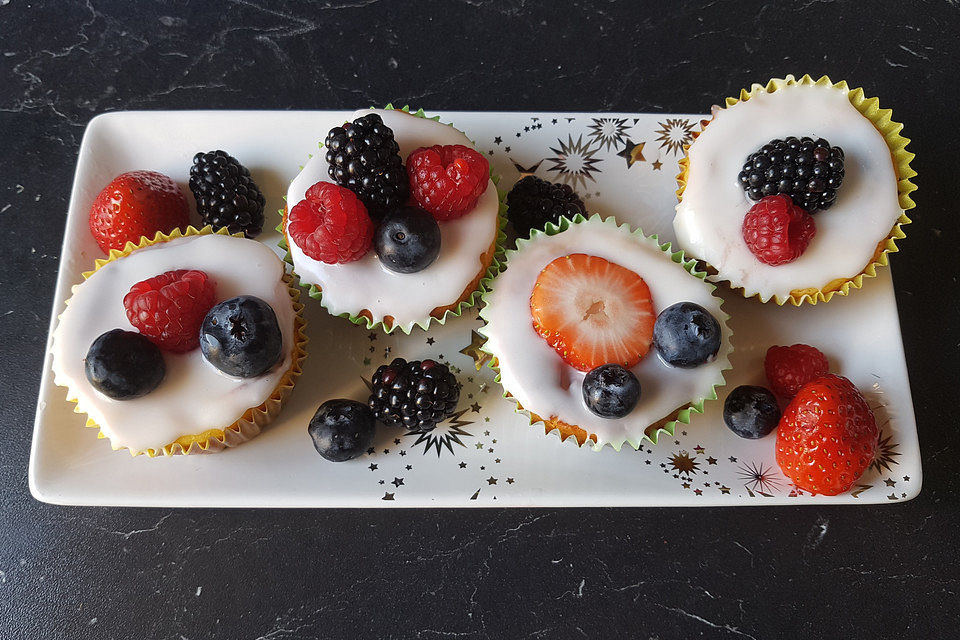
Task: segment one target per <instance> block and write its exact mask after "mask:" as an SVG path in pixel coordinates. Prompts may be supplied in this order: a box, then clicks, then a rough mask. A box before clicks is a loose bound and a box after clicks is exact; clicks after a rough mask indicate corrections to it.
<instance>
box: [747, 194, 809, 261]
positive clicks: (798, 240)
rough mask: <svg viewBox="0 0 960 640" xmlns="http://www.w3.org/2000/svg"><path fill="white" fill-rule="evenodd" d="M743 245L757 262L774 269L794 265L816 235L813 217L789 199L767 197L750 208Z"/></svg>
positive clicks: (781, 196)
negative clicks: (788, 264)
mask: <svg viewBox="0 0 960 640" xmlns="http://www.w3.org/2000/svg"><path fill="white" fill-rule="evenodd" d="M741 233H742V235H743V240H744V242H746V243H747V247H748V248H749V249H750V252H751V253H753V255H754V256H756V258H757V260H759V261H760V262H762V263H764V264H769V265H771V266H774V267H776V266H779V265H781V264H787V263H788V262H793V261H794V260H796V259H797V258H799V257H800V256H801V255H803V252H804V251H806V250H807V245H809V244H810V240H812V239H813V237H814V236H815V235H816V233H817V225H816V223H815V222H814V221H813V216H811V215H810V214H809V213H807V212H806V211H804V210H803V209H801V208H800V207H798V206H796V205H795V204H793V201H792V200H791V199H790V197H789V196H785V195H775V196H767V197H765V198H763V199H762V200H760V202H758V203H757V204H755V205H753V206H752V207H750V211H749V213H747V215H745V216H744V217H743V226H742V227H741Z"/></svg>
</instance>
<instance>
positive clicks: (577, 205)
mask: <svg viewBox="0 0 960 640" xmlns="http://www.w3.org/2000/svg"><path fill="white" fill-rule="evenodd" d="M578 213H580V214H584V215H586V213H587V208H586V207H585V206H584V204H583V200H581V199H580V196H578V195H577V194H576V192H575V191H574V190H573V189H572V188H570V185H568V184H555V183H553V182H547V181H546V180H542V179H540V178H538V177H536V176H527V177H525V178H524V179H523V180H520V181H519V182H517V183H516V184H515V185H513V189H511V190H510V193H508V194H507V218H509V219H510V222H512V223H513V228H514V230H515V231H516V232H517V235H518V236H520V237H521V238H527V237H529V236H530V230H531V229H543V228H544V227H545V226H546V225H547V223H548V222H552V223H554V224H556V223H557V222H559V220H560V216H566V217H567V218H572V217H573V216H575V215H577V214H578Z"/></svg>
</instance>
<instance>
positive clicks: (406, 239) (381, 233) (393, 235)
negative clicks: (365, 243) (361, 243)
mask: <svg viewBox="0 0 960 640" xmlns="http://www.w3.org/2000/svg"><path fill="white" fill-rule="evenodd" d="M373 245H374V247H376V250H377V256H378V257H379V258H380V262H381V263H382V264H383V266H385V267H386V268H387V269H390V270H391V271H396V272H398V273H416V272H417V271H423V270H424V269H426V268H427V267H429V266H430V265H431V264H433V261H434V260H436V259H437V256H439V255H440V225H439V224H437V221H436V220H435V219H434V217H433V216H432V215H430V214H429V213H427V212H426V211H424V210H423V209H421V208H419V207H401V208H399V209H395V210H394V211H392V212H390V213H388V214H387V216H386V217H385V218H384V219H383V221H382V222H381V223H380V226H379V227H377V230H376V232H375V233H374V236H373Z"/></svg>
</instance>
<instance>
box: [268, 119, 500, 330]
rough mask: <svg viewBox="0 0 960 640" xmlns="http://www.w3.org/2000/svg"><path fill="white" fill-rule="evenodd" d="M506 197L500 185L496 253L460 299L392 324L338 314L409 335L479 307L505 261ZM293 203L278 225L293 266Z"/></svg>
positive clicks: (318, 296) (313, 293) (315, 294)
mask: <svg viewBox="0 0 960 640" xmlns="http://www.w3.org/2000/svg"><path fill="white" fill-rule="evenodd" d="M371 108H372V107H371ZM384 108H385V109H388V110H396V109H395V107H394V106H393V105H392V104H388V105H387V106H386V107H384ZM399 111H403V112H404V113H408V114H410V115H411V116H414V117H417V118H423V119H425V120H436V121H437V122H439V121H440V116H433V117H432V118H428V117H427V116H426V114H425V113H424V112H423V109H418V110H416V111H411V110H410V107H409V106H404V107H403V108H401V109H399ZM441 124H445V125H446V126H448V127H453V125H452V124H449V123H441ZM454 128H455V127H454ZM474 146H476V144H474ZM320 148H321V149H322V148H323V143H320ZM302 168H303V167H301V169H302ZM490 179H491V180H492V181H493V185H494V187H495V188H496V187H497V185H499V184H500V176H498V175H494V173H493V167H491V168H490ZM505 198H506V192H505V191H502V190H500V189H499V188H498V189H497V199H498V200H499V202H500V207H499V210H498V212H497V233H496V236H495V237H494V240H493V244H492V245H491V248H490V249H488V251H492V253H493V255H492V257H491V259H490V264H489V266H488V267H487V268H486V269H485V270H483V271H481V272H480V273H479V274H478V280H477V281H476V284H473V285H472V286H470V285H468V286H467V288H466V289H465V292H466V293H465V295H463V296H461V298H460V299H459V300H452V301H451V303H450V304H449V305H448V306H445V307H439V310H440V311H439V313H436V314H434V313H431V314H430V315H428V316H427V317H425V318H421V319H420V320H416V321H413V322H407V323H404V324H400V323H397V322H393V323H391V324H389V325H388V323H387V322H386V318H384V320H380V321H377V322H374V321H373V319H372V318H369V317H367V316H366V315H362V312H361V314H357V315H354V314H350V313H338V314H335V315H336V316H337V317H340V318H346V319H348V320H349V321H350V322H352V323H354V324H359V325H364V326H366V328H367V329H376V328H382V329H383V331H384V332H385V333H393V332H394V331H395V330H397V329H400V330H401V331H403V333H405V334H407V335H409V334H410V332H411V331H413V328H414V327H420V328H421V329H423V330H427V329H428V327H429V326H430V324H431V323H432V322H437V323H439V324H446V322H447V320H448V319H450V318H459V317H460V316H462V315H463V313H464V311H466V310H467V309H470V308H472V307H475V306H476V305H477V304H478V303H479V302H480V299H481V297H482V295H483V294H484V293H485V292H486V291H487V290H488V287H489V285H490V282H491V281H492V280H493V278H494V277H496V275H497V274H498V273H499V272H500V269H501V260H502V259H503V255H504V247H505V243H506V240H507V235H506V232H505V231H504V229H505V227H506V224H507V216H506V212H507V205H506V201H505ZM284 200H286V196H284ZM294 204H295V203H294ZM290 205H291V203H287V206H286V207H284V208H283V209H281V210H280V224H279V225H278V226H277V231H279V232H280V248H281V249H283V250H284V251H285V252H286V253H285V255H284V258H283V259H284V260H285V261H286V262H288V263H289V264H290V265H291V266H293V256H292V255H291V254H290V246H289V240H288V239H287V232H286V228H287V209H288V207H289V206H290ZM467 215H470V214H467ZM294 273H296V270H294ZM298 279H299V280H300V285H301V286H303V287H304V288H306V290H307V295H309V296H310V297H311V298H313V299H314V300H319V301H320V304H321V305H322V306H323V308H325V309H327V310H328V311H329V307H328V306H327V305H326V304H325V303H324V299H323V291H322V290H321V289H320V287H318V286H317V285H316V284H314V283H310V282H304V281H303V280H302V279H300V278H299V276H298ZM434 312H437V309H434Z"/></svg>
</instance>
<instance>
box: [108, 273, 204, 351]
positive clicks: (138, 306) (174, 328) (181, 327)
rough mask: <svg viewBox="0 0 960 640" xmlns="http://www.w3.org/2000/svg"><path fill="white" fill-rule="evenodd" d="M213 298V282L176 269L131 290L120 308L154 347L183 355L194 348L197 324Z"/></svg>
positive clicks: (145, 281) (197, 332) (140, 283)
mask: <svg viewBox="0 0 960 640" xmlns="http://www.w3.org/2000/svg"><path fill="white" fill-rule="evenodd" d="M216 296H217V286H216V283H215V282H214V281H213V280H212V279H211V278H210V277H209V276H208V275H207V274H206V273H204V272H203V271H198V270H196V269H193V270H186V269H178V270H176V271H167V272H166V273H161V274H160V275H158V276H154V277H152V278H148V279H146V280H143V281H141V282H138V283H136V284H135V285H133V286H132V287H130V291H129V293H127V295H125V296H124V297H123V308H124V309H126V311H127V319H128V320H129V321H130V324H132V325H133V326H134V327H136V328H137V331H139V332H140V333H142V334H143V335H145V336H146V337H147V338H149V339H150V340H151V341H152V342H153V343H154V344H156V345H157V346H158V347H160V348H161V349H164V350H166V351H174V352H181V353H182V352H184V351H190V350H191V349H196V348H197V345H198V344H199V337H198V336H199V330H200V323H201V322H203V317H204V316H205V315H207V311H209V310H210V307H212V306H213V305H214V303H215V302H216V301H217V299H216Z"/></svg>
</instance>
